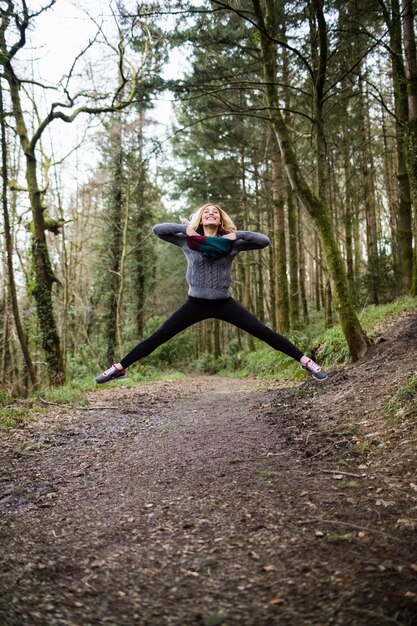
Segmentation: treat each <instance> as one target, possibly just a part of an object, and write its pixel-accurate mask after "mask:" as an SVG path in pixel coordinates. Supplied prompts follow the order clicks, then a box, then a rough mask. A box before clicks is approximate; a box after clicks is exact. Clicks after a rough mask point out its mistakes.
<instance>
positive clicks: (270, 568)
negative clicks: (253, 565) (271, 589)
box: [262, 565, 277, 572]
mask: <svg viewBox="0 0 417 626" xmlns="http://www.w3.org/2000/svg"><path fill="white" fill-rule="evenodd" d="M262 569H263V570H264V571H265V572H276V571H277V568H276V567H275V565H265V567H263V568H262Z"/></svg>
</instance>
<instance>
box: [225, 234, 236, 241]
mask: <svg viewBox="0 0 417 626" xmlns="http://www.w3.org/2000/svg"><path fill="white" fill-rule="evenodd" d="M222 238H223V239H231V240H232V241H235V239H236V233H227V235H223V237H222Z"/></svg>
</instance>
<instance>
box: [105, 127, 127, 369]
mask: <svg viewBox="0 0 417 626" xmlns="http://www.w3.org/2000/svg"><path fill="white" fill-rule="evenodd" d="M121 133H122V130H121V123H120V120H118V121H117V122H116V125H115V126H113V127H112V128H111V129H110V136H111V137H110V145H111V155H110V189H109V194H108V199H107V223H108V228H109V233H110V240H109V244H108V250H107V251H106V254H107V259H108V266H107V271H108V283H107V285H106V287H105V288H106V298H105V301H106V313H105V345H106V360H107V362H108V363H113V362H114V360H115V348H116V344H117V317H118V316H117V311H118V297H117V296H118V292H119V285H120V259H121V254H122V238H123V225H122V207H123V191H122V189H123V183H122V178H123V149H122V135H121Z"/></svg>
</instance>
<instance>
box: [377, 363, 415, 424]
mask: <svg viewBox="0 0 417 626" xmlns="http://www.w3.org/2000/svg"><path fill="white" fill-rule="evenodd" d="M384 413H385V415H386V416H387V417H389V418H391V419H393V420H394V421H396V422H400V421H404V420H410V419H412V420H414V421H415V423H416V425H417V373H413V374H412V375H411V376H408V377H407V378H406V380H405V381H404V382H403V383H402V384H401V385H400V386H399V387H398V389H397V391H396V392H395V394H394V395H393V396H392V398H390V400H389V401H388V402H387V404H386V405H385V411H384Z"/></svg>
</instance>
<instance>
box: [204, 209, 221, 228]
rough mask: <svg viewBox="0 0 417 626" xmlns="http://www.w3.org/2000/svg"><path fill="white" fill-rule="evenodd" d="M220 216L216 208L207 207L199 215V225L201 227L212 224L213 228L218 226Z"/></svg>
mask: <svg viewBox="0 0 417 626" xmlns="http://www.w3.org/2000/svg"><path fill="white" fill-rule="evenodd" d="M220 222H221V215H220V211H219V209H218V208H216V207H215V206H208V207H206V208H205V209H204V211H203V213H202V215H201V223H202V225H203V226H206V225H208V224H214V225H215V226H220Z"/></svg>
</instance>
